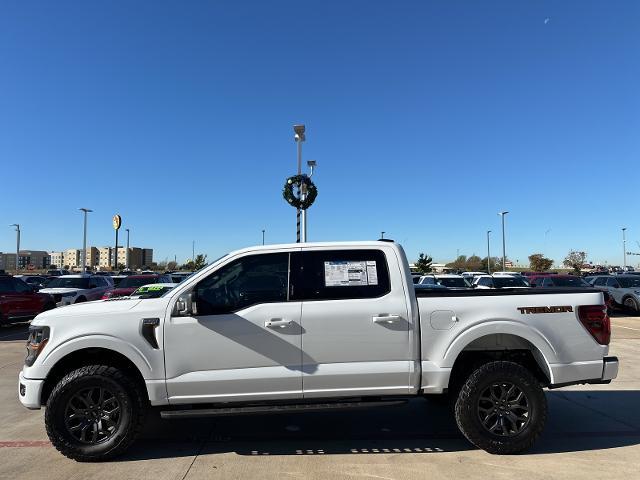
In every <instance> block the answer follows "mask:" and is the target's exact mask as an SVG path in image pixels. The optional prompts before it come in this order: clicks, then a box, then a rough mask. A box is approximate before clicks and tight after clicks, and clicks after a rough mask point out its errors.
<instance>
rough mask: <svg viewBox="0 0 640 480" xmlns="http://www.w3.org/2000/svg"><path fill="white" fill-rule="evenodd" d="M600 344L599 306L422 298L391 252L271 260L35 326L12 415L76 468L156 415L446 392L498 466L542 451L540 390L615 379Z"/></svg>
mask: <svg viewBox="0 0 640 480" xmlns="http://www.w3.org/2000/svg"><path fill="white" fill-rule="evenodd" d="M510 278H513V277H510ZM503 280H506V278H505V279H503ZM610 333H611V330H610V322H609V317H608V316H607V313H606V308H605V306H604V302H603V294H602V292H599V291H596V290H592V291H590V292H589V291H580V292H567V293H558V292H555V291H549V290H545V289H530V290H505V291H499V290H449V289H442V288H434V289H420V288H414V286H413V283H412V280H411V274H410V270H409V264H408V262H407V259H406V256H405V253H404V250H403V249H402V248H401V247H400V246H399V245H398V244H396V243H392V242H386V241H376V242H341V243H329V242H327V243H296V244H286V245H268V246H262V247H252V248H246V249H243V250H238V251H236V252H232V253H230V254H228V255H226V256H224V257H223V258H221V259H219V260H217V261H215V262H214V263H213V264H211V265H209V266H207V267H205V268H203V269H202V270H200V271H198V272H196V273H195V274H194V275H193V276H191V277H189V278H187V279H185V280H184V281H183V282H182V283H179V284H178V285H177V286H176V287H175V288H173V289H171V290H168V291H167V292H166V293H165V294H164V295H162V296H161V297H159V298H149V299H140V298H125V299H121V300H117V301H104V302H92V303H85V304H79V305H72V306H69V307H66V308H61V309H55V310H51V311H48V312H45V313H42V314H40V315H38V316H37V317H36V319H35V320H34V321H33V322H32V324H31V327H30V336H29V340H28V343H27V352H28V354H27V357H26V359H25V365H24V367H23V369H22V372H21V373H20V376H19V382H18V397H19V399H20V401H21V402H22V404H23V405H24V406H25V407H27V408H33V409H37V408H41V407H42V406H44V405H46V407H47V408H46V410H45V412H44V421H45V423H46V426H47V433H48V435H49V438H50V440H51V443H52V445H53V446H54V447H55V448H57V449H58V450H59V451H60V452H62V453H63V454H64V455H66V456H67V457H70V458H72V459H75V460H79V461H96V460H104V459H108V458H112V457H114V456H116V455H118V454H120V453H122V452H124V451H125V450H126V449H127V448H128V447H129V446H130V445H131V444H132V443H133V441H134V440H135V438H136V436H137V435H138V434H139V432H140V431H141V430H142V426H143V424H144V419H145V414H146V413H147V411H148V410H149V408H150V407H151V406H153V407H157V408H158V409H159V410H161V411H160V416H161V418H164V419H180V418H199V417H215V416H220V415H237V414H248V413H256V412H305V411H314V410H322V409H338V408H340V409H344V408H363V407H372V406H377V407H381V406H384V407H391V406H394V405H398V404H403V403H405V402H406V401H408V400H409V399H412V398H415V397H419V396H423V395H425V394H441V393H444V392H448V393H449V394H450V395H451V396H452V397H453V398H454V399H455V418H456V422H457V425H458V427H459V428H460V430H461V432H462V433H463V434H464V435H465V437H466V438H467V439H468V440H469V441H470V442H472V443H473V444H474V445H476V446H478V447H481V448H483V449H485V450H487V451H489V452H492V453H499V454H506V453H515V452H520V451H523V450H525V449H527V448H529V447H531V445H533V443H534V442H535V441H536V439H537V438H538V437H539V436H540V434H541V433H542V430H543V428H544V424H545V420H546V418H547V401H546V397H545V395H544V391H543V387H557V386H564V385H571V384H582V383H609V382H610V381H611V380H612V379H613V378H615V377H616V375H617V372H618V360H617V358H615V357H610V356H608V354H609V346H608V345H609V340H610Z"/></svg>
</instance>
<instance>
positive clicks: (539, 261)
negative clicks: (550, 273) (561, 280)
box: [529, 253, 553, 272]
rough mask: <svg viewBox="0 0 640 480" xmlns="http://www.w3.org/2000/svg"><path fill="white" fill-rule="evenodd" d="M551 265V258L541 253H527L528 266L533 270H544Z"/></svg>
mask: <svg viewBox="0 0 640 480" xmlns="http://www.w3.org/2000/svg"><path fill="white" fill-rule="evenodd" d="M551 265H553V260H551V259H550V258H547V257H545V256H544V255H543V254H541V253H532V254H531V255H529V267H530V268H531V270H533V271H534V272H546V271H547V270H549V269H550V268H551Z"/></svg>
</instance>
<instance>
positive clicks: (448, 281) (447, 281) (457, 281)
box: [438, 277, 469, 287]
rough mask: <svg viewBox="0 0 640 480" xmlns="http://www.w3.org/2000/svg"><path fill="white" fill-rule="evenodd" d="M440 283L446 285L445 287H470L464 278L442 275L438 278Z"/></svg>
mask: <svg viewBox="0 0 640 480" xmlns="http://www.w3.org/2000/svg"><path fill="white" fill-rule="evenodd" d="M438 283H439V284H440V285H444V286H445V287H468V286H469V284H468V283H467V281H466V280H465V279H464V278H455V277H451V278H447V277H444V278H443V277H440V278H438Z"/></svg>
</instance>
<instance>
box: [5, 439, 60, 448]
mask: <svg viewBox="0 0 640 480" xmlns="http://www.w3.org/2000/svg"><path fill="white" fill-rule="evenodd" d="M50 446H51V442H49V441H48V440H22V441H20V440H17V441H13V442H0V448H28V447H50Z"/></svg>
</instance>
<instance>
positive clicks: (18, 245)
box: [9, 223, 20, 273]
mask: <svg viewBox="0 0 640 480" xmlns="http://www.w3.org/2000/svg"><path fill="white" fill-rule="evenodd" d="M9 226H10V227H16V273H18V264H19V262H20V224H19V223H13V224H11V225H9Z"/></svg>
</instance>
